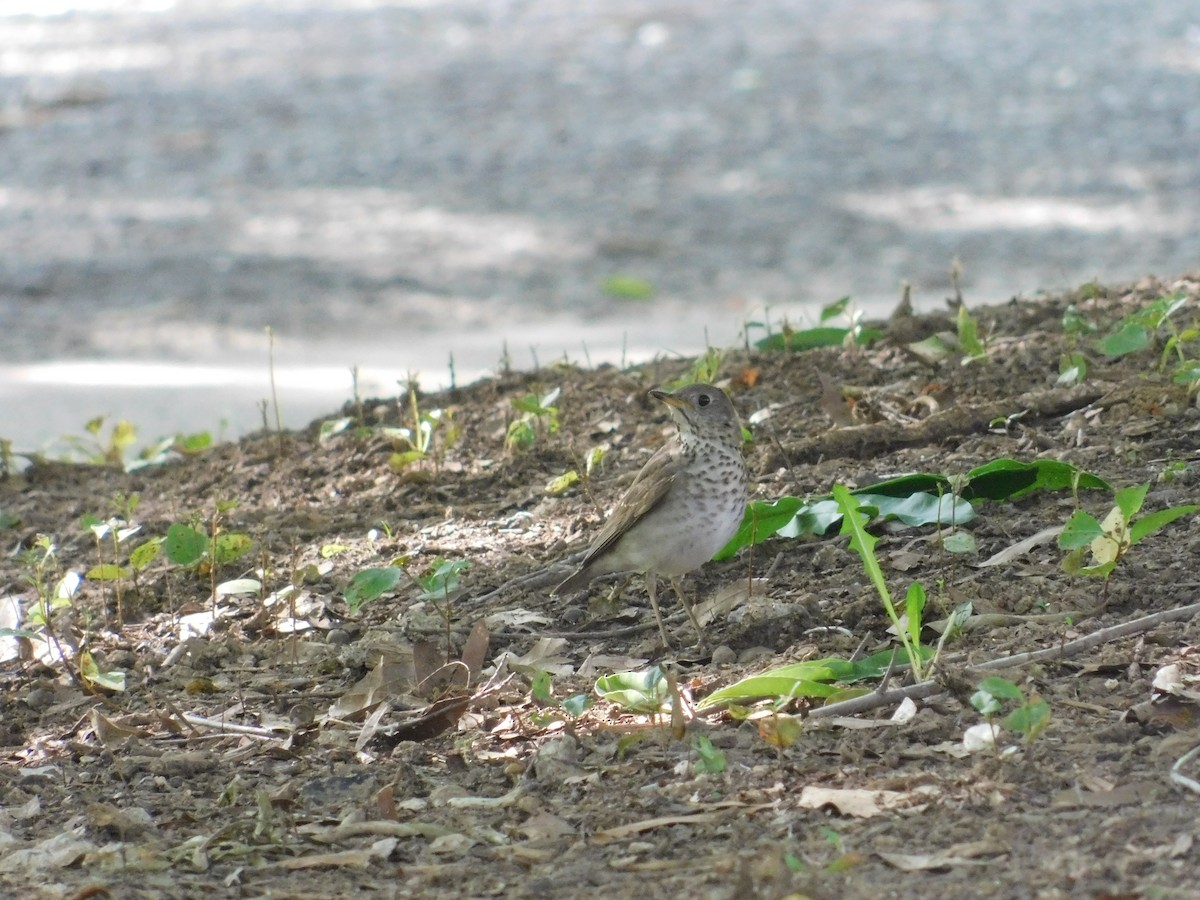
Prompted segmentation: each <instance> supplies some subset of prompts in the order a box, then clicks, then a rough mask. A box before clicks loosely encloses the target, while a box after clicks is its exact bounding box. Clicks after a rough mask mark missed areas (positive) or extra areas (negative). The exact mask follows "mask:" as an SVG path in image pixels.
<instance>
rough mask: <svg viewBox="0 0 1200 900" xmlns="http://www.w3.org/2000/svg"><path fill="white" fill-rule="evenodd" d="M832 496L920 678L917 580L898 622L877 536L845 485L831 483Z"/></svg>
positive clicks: (920, 604)
mask: <svg viewBox="0 0 1200 900" xmlns="http://www.w3.org/2000/svg"><path fill="white" fill-rule="evenodd" d="M833 499H834V500H836V501H837V504H838V506H839V507H841V510H842V534H847V535H849V536H850V547H851V549H853V550H855V551H857V553H858V555H859V558H860V559H861V560H862V563H863V568H864V569H865V570H866V573H867V577H868V578H869V579H870V580H871V583H872V584H873V585H874V586H875V590H876V591H877V592H878V594H879V599H880V600H881V601H882V602H883V609H884V612H886V613H887V617H888V618H889V619H890V620H891V622H892V626H893V627H894V628H895V629H896V635H897V637H899V638H900V643H901V645H902V646H903V647H904V652H905V654H906V655H907V656H908V666H909V669H911V670H912V674H913V680H914V681H923V680H924V678H925V671H924V666H923V664H922V660H921V656H920V652H919V651H920V647H921V636H920V630H921V620H920V614H921V611H922V610H923V609H924V606H925V590H924V588H922V587H921V586H920V585H919V584H914V585H912V587H910V588H909V591H908V597H907V599H906V600H905V614H906V619H907V621H904V622H902V621H901V619H900V616H899V614H898V613H897V612H896V607H895V604H893V603H892V593H891V591H889V590H888V586H887V580H886V579H885V578H884V577H883V569H882V568H880V566H879V560H878V559H876V557H875V543H876V541H877V538H876V537H875V536H874V535H873V534H871V533H870V532H868V531H867V529H866V527H865V526H866V523H867V520H868V517H867V516H866V514H865V513H863V512H862V511H861V510H860V508H859V501H858V499H857V498H856V497H855V496H854V495H853V494H851V493H850V490H849V488H847V487H846V486H845V485H842V484H835V485H834V486H833Z"/></svg>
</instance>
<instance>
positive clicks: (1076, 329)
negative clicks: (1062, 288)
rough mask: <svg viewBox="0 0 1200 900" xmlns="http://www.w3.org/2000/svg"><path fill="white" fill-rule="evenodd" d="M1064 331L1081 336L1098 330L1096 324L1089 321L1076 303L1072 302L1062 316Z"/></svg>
mask: <svg viewBox="0 0 1200 900" xmlns="http://www.w3.org/2000/svg"><path fill="white" fill-rule="evenodd" d="M1062 326H1063V331H1065V332H1066V333H1067V334H1070V335H1075V336H1080V335H1084V334H1091V333H1092V332H1094V331H1095V330H1096V326H1095V325H1094V324H1092V323H1091V322H1089V321H1088V320H1087V319H1086V318H1085V317H1084V316H1083V314H1082V313H1081V312H1080V311H1079V310H1078V309H1076V308H1075V304H1071V305H1070V306H1068V307H1067V308H1066V310H1065V311H1064V312H1063V317H1062Z"/></svg>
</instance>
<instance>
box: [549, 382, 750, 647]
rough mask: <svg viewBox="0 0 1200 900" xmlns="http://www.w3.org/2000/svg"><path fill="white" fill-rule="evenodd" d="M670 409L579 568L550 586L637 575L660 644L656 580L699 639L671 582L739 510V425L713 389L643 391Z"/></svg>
mask: <svg viewBox="0 0 1200 900" xmlns="http://www.w3.org/2000/svg"><path fill="white" fill-rule="evenodd" d="M650 396H651V397H654V398H655V399H656V400H660V401H662V402H663V403H664V404H666V406H667V408H668V409H669V410H670V411H671V416H672V418H673V419H674V420H675V424H676V425H677V426H678V428H679V431H678V433H677V434H675V435H674V436H673V437H672V438H671V439H670V440H669V441H667V443H665V444H664V445H663V446H662V447H660V448H659V450H658V452H656V453H655V454H654V455H653V456H652V457H650V459H649V461H648V462H647V463H646V465H645V466H643V467H642V470H641V471H640V472H638V475H637V478H635V479H634V481H633V484H632V485H630V486H629V490H628V491H626V493H625V496H624V497H622V498H621V501H620V503H618V504H617V506H616V508H615V509H614V510H613V512H612V515H611V516H610V517H609V519H608V521H607V522H606V523H605V525H604V527H603V528H602V529H601V530H600V533H599V534H597V535H596V537H595V539H594V540H593V541H592V544H591V546H590V547H589V548H588V551H587V554H586V555H585V556H584V558H583V562H582V563H581V564H580V566H579V570H578V571H577V572H575V574H573V575H571V576H570V577H569V578H567V579H566V580H565V581H563V582H562V583H561V584H560V585H559V586H558V587H556V588H555V589H554V591H553V593H554V594H566V593H571V592H574V591H577V590H581V589H583V588H584V587H586V586H587V585H588V583H589V582H590V581H591V580H592V579H593V578H596V577H598V576H600V575H607V574H610V573H612V572H642V573H644V574H645V575H646V589H647V592H648V593H649V595H650V605H651V607H652V608H653V609H654V618H655V620H656V621H657V622H658V628H659V632H660V634H661V635H662V639H663V643H664V644H666V645H668V646H669V642H668V641H667V633H666V629H665V628H664V627H663V623H662V616H661V614H660V613H659V610H658V599H657V596H656V595H657V586H658V583H657V577H658V576H659V575H661V576H663V577H665V578H667V579H669V580H670V582H671V585H672V587H674V588H675V593H676V594H677V595H678V596H679V599H680V601H681V602H682V603H683V606H684V609H685V610H687V614H688V617H689V618H690V619H691V620H692V624H693V625H694V626H695V628H696V632H697V634H698V635H699V636H700V639H701V641H703V638H704V635H703V633H702V632H701V630H700V625H699V623H698V622H697V621H696V616H695V614H694V613H693V612H692V607H691V605H690V604H689V603H688V602H687V600H686V599H685V598H684V596H683V593H682V591H681V590H680V585H679V579H680V578H681V577H682V576H683V575H686V574H687V573H688V572H691V571H693V570H694V569H698V568H699V567H700V566H702V565H703V564H704V563H705V562H707V561H708V560H710V559H712V557H713V555H714V554H715V553H716V552H717V551H718V550H720V549H721V548H722V547H724V546H725V544H727V543H728V542H729V539H730V538H731V537H733V535H734V533H735V532H736V531H737V529H738V526H739V525H740V524H741V522H742V517H743V515H744V514H745V510H746V499H747V477H746V466H745V463H744V461H743V460H742V429H741V425H740V424H739V423H738V418H737V413H736V412H735V411H734V408H733V404H732V403H731V402H730V401H729V398H728V397H727V396H726V395H725V392H724V391H722V390H721V389H720V388H716V387H713V386H712V385H709V384H692V385H688V386H687V387H685V388H681V389H680V390H678V391H676V392H674V393H667V392H665V391H658V390H655V391H650Z"/></svg>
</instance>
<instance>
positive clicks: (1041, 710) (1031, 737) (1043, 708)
mask: <svg viewBox="0 0 1200 900" xmlns="http://www.w3.org/2000/svg"><path fill="white" fill-rule="evenodd" d="M971 705H972V706H973V707H975V709H976V710H977V711H978V712H979V713H980V714H981V715H982V716H983V717H984V719H986V720H987V722H988V724H989V725H990V726H992V728H993V733H994V729H995V727H996V726H995V724H994V722H993V720H994V718H995V716H996V715H998V714H999V713H1000V712H1002V711H1003V710H1004V709H1005V708H1006V707H1009V708H1010V712H1009V713H1008V715H1006V716H1005V717H1004V718H1003V719H1002V720H1001V722H1000V725H1001V726H1002V727H1004V728H1006V729H1008V730H1009V731H1013V732H1016V733H1017V734H1019V735H1021V738H1022V741H1023V742H1024V744H1025V746H1026V747H1029V746H1030V745H1032V744H1033V742H1034V741H1035V740H1037V738H1038V736H1039V735H1040V734H1041V733H1042V732H1043V731H1045V730H1046V726H1048V725H1049V724H1050V706H1049V704H1047V703H1046V701H1045V700H1043V699H1042V698H1041V697H1039V696H1038V695H1037V694H1031V695H1029V696H1028V697H1026V696H1025V692H1024V691H1022V690H1021V689H1020V688H1019V687H1017V686H1016V685H1015V684H1013V683H1012V682H1011V681H1009V680H1008V679H1007V678H1000V677H998V676H994V675H993V676H991V677H989V678H985V679H983V681H981V682H979V686H978V688H977V690H976V691H975V693H974V694H972V695H971Z"/></svg>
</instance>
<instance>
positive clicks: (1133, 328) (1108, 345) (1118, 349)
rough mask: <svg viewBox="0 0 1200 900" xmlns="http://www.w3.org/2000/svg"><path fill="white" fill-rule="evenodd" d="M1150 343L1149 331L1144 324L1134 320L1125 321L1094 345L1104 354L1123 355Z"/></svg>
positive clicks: (1141, 348)
mask: <svg viewBox="0 0 1200 900" xmlns="http://www.w3.org/2000/svg"><path fill="white" fill-rule="evenodd" d="M1149 345H1150V333H1149V332H1148V331H1147V330H1146V328H1145V326H1143V325H1139V324H1138V323H1136V322H1125V323H1124V325H1122V327H1121V328H1120V329H1119V330H1118V331H1116V332H1115V333H1113V334H1110V335H1109V336H1108V337H1106V338H1103V339H1101V340H1100V342H1099V343H1098V344H1097V345H1096V346H1097V348H1098V349H1099V350H1100V352H1101V353H1103V354H1104V355H1105V356H1125V355H1126V354H1129V353H1136V352H1137V351H1138V350H1143V349H1145V348H1146V347H1148V346H1149Z"/></svg>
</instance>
